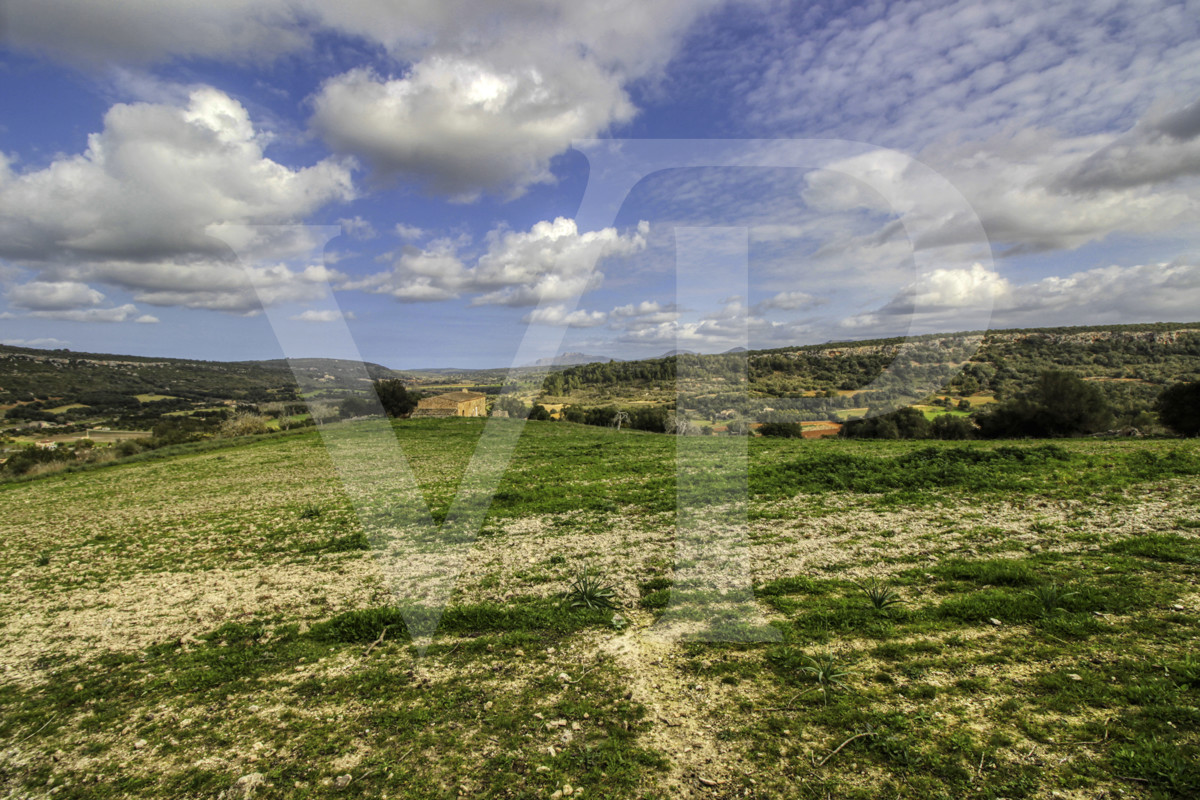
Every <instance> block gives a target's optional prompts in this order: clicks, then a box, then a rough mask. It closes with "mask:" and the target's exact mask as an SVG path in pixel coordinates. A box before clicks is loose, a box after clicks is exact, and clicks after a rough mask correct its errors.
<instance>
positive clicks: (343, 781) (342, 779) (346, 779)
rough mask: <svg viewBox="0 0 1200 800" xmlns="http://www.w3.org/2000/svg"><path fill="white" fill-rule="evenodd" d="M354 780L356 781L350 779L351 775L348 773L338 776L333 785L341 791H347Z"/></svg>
mask: <svg viewBox="0 0 1200 800" xmlns="http://www.w3.org/2000/svg"><path fill="white" fill-rule="evenodd" d="M352 780H354V778H352V777H350V774H349V773H346V774H345V775H338V776H337V777H336V778H334V779H333V785H334V786H336V787H337V788H339V789H345V788H346V787H347V786H349V785H350V781H352Z"/></svg>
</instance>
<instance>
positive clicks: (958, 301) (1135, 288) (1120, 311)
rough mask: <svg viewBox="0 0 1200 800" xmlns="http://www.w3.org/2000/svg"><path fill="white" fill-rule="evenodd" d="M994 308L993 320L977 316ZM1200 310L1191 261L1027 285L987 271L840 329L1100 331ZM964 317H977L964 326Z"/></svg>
mask: <svg viewBox="0 0 1200 800" xmlns="http://www.w3.org/2000/svg"><path fill="white" fill-rule="evenodd" d="M989 307H990V308H991V313H990V314H982V315H978V314H974V312H973V310H974V309H986V308H989ZM1198 307H1200V266H1197V265H1195V264H1192V263H1188V262H1184V261H1176V262H1163V263H1157V264H1140V265H1134V266H1117V265H1114V266H1109V267H1101V268H1097V269H1092V270H1084V271H1081V272H1076V273H1072V274H1070V275H1066V276H1049V277H1045V278H1042V279H1040V280H1036V281H1032V282H1030V283H1026V284H1014V283H1012V282H1011V281H1009V280H1008V279H1006V278H1004V277H1001V276H998V275H996V274H994V273H991V272H989V271H986V270H983V269H982V268H980V267H979V266H978V265H974V266H972V267H970V268H965V269H945V270H935V271H933V272H931V273H929V274H927V275H924V276H922V277H921V278H920V279H919V280H917V281H915V282H914V283H913V284H911V285H909V286H907V287H905V288H904V289H903V290H902V291H900V292H899V293H898V294H897V295H896V296H895V297H894V298H892V299H891V300H890V301H888V302H887V303H885V304H884V305H883V306H882V307H880V308H879V309H877V310H875V311H872V312H869V313H866V314H860V315H856V316H853V317H849V318H846V319H844V320H842V321H841V323H840V326H839V327H840V328H841V329H842V331H843V332H849V333H853V334H856V335H861V336H875V335H896V334H898V333H904V332H905V331H906V330H907V329H908V326H909V325H910V324H911V325H912V327H913V329H914V330H919V331H922V332H934V331H937V332H943V331H945V332H949V331H953V330H963V329H966V328H968V327H970V328H976V329H979V328H1010V327H1037V326H1041V325H1045V324H1046V321H1047V320H1048V319H1053V320H1054V322H1055V324H1058V325H1085V324H1086V325H1099V324H1115V323H1121V322H1138V321H1149V320H1162V319H1180V320H1183V319H1190V318H1191V317H1193V316H1194V315H1195V310H1196V308H1198ZM962 312H966V313H967V314H969V315H971V316H973V317H974V320H975V323H974V324H973V325H962V324H959V323H961V320H962Z"/></svg>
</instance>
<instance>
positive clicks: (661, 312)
mask: <svg viewBox="0 0 1200 800" xmlns="http://www.w3.org/2000/svg"><path fill="white" fill-rule="evenodd" d="M610 316H611V318H612V325H613V327H614V328H625V329H629V328H633V327H644V326H647V325H660V324H662V323H664V322H674V321H675V320H677V319H679V311H678V309H677V308H676V307H675V304H674V303H668V304H662V303H659V302H658V301H657V300H643V301H642V302H640V303H628V304H626V305H623V306H617V307H616V308H614V309H613V310H612V313H611V314H610Z"/></svg>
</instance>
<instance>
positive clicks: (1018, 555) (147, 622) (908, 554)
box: [0, 420, 1200, 798]
mask: <svg viewBox="0 0 1200 800" xmlns="http://www.w3.org/2000/svg"><path fill="white" fill-rule="evenodd" d="M493 424H510V425H512V424H518V423H515V422H508V421H502V420H500V421H493ZM395 427H396V430H397V434H398V437H399V441H400V443H401V445H402V447H403V449H404V451H405V453H406V454H407V456H408V458H409V460H410V462H411V464H412V465H413V469H414V471H415V473H416V477H417V479H418V481H419V482H420V484H421V488H422V495H423V497H422V499H423V500H425V501H427V502H428V503H429V505H430V507H431V509H432V511H433V515H434V517H435V519H442V518H443V517H444V516H445V514H446V511H447V509H448V508H449V506H450V503H451V501H452V499H453V496H454V493H455V490H456V486H457V484H458V480H459V476H460V475H461V474H462V472H463V470H464V469H465V467H466V465H467V462H468V461H469V459H470V456H471V452H472V450H473V448H474V446H475V443H476V441H477V439H478V437H479V434H480V432H481V430H482V428H483V423H482V422H480V421H473V420H422V421H403V422H397V423H395ZM729 441H731V440H728V439H726V440H722V439H716V438H712V439H693V440H690V442H689V444H688V447H689V448H698V449H692V450H690V451H689V458H690V459H692V460H694V461H695V464H694V465H693V467H694V468H695V470H696V471H697V472H704V471H705V469H706V459H707V458H709V457H712V458H717V457H719V456H720V451H719V450H717V449H716V448H719V447H722V446H727V445H725V444H722V443H723V442H729ZM742 441H745V440H742ZM677 446H681V445H679V444H678V442H677V440H676V438H675V437H667V436H662V435H654V434H643V433H640V432H636V431H626V432H621V433H615V432H611V431H604V430H598V429H594V428H587V427H583V426H575V425H570V424H566V423H528V425H527V426H526V428H525V430H524V432H523V434H522V435H521V438H520V440H519V442H518V444H517V448H516V451H515V455H514V458H513V460H512V462H511V463H510V464H509V466H508V468H507V471H506V473H505V476H504V479H503V481H502V482H501V483H500V486H499V489H498V491H497V492H496V495H495V500H494V502H493V503H492V505H491V508H490V510H489V512H488V514H487V517H486V520H485V521H484V523H483V527H482V530H481V531H480V534H479V536H478V538H477V539H476V540H475V541H474V543H473V544H469V543H468V544H467V547H468V548H469V558H468V559H466V560H465V561H464V569H463V571H462V574H461V575H460V576H459V579H458V581H457V585H456V586H455V589H454V593H453V595H452V597H451V602H450V605H449V607H448V608H447V610H446V613H445V615H444V616H443V617H442V619H441V625H440V627H439V628H438V630H437V632H436V634H435V635H434V636H433V638H432V640H430V641H424V640H423V641H421V642H420V643H416V642H412V641H410V640H409V638H408V636H407V634H406V629H405V623H404V621H403V618H402V615H401V614H400V612H399V610H398V606H402V605H403V604H404V603H405V602H407V601H408V599H409V598H411V597H412V596H413V587H412V586H411V585H410V582H411V579H412V577H413V576H412V572H413V570H415V569H417V567H415V566H411V565H414V564H419V563H420V560H419V559H420V557H421V554H422V553H424V554H426V555H428V553H429V552H431V551H435V550H437V547H436V546H432V545H431V544H430V540H429V539H428V537H427V536H425V537H423V536H422V535H421V534H419V533H411V532H410V533H411V536H409V539H411V541H409V542H408V543H407V544H406V543H404V542H400V541H399V540H403V539H405V536H406V534H404V532H403V529H401V530H399V531H397V532H395V534H394V536H393V540H392V541H391V542H387V543H385V544H382V545H381V544H380V542H379V540H378V538H376V539H375V540H374V541H375V546H372V536H374V534H371V535H370V536H369V535H367V534H368V533H370V532H369V531H364V529H363V528H362V526H361V524H360V522H359V514H357V513H356V511H357V512H364V509H365V508H366V507H365V506H364V505H363V504H362V503H361V502H352V498H351V497H350V496H349V495H348V494H347V491H346V489H345V488H344V487H343V485H342V483H341V482H340V481H339V479H338V477H337V474H336V473H335V472H334V470H333V465H332V464H331V462H330V458H329V455H328V454H327V452H326V450H325V449H324V447H323V446H322V444H321V440H320V439H319V437H318V436H317V434H315V433H313V432H307V433H296V434H291V435H285V436H276V437H272V438H269V439H266V440H261V441H257V442H251V443H248V444H243V445H239V446H232V447H224V448H220V449H212V450H208V451H202V452H195V453H191V454H183V455H178V456H174V457H169V458H159V459H156V460H153V461H146V462H144V463H132V464H119V465H115V466H107V467H103V468H98V469H93V470H90V471H83V472H78V473H72V474H60V475H55V476H49V477H46V478H42V479H40V480H36V481H31V482H27V483H21V484H10V485H7V486H5V487H3V489H0V498H2V502H3V505H4V508H5V514H4V517H3V522H0V526H2V527H3V535H2V537H0V541H2V542H3V545H2V547H3V549H2V550H0V570H2V571H3V574H4V575H5V578H6V580H5V586H6V587H7V588H6V589H5V591H4V593H3V595H0V604H2V605H0V615H2V616H0V621H2V623H0V624H2V627H0V662H2V663H3V664H4V668H3V669H4V673H3V677H4V683H3V688H0V707H3V708H4V709H5V713H4V714H3V716H2V718H0V741H3V742H4V745H3V751H2V752H3V756H2V760H0V782H2V785H3V788H4V790H5V791H6V792H8V793H13V794H14V795H15V796H41V795H42V794H46V793H53V796H55V797H106V796H110V797H123V796H130V795H138V796H148V797H211V796H215V795H216V794H218V793H220V792H221V791H226V790H230V791H231V792H232V793H231V794H229V795H228V796H232V797H237V796H248V794H249V793H250V792H253V794H254V796H256V797H285V796H292V795H295V794H296V793H300V792H302V793H303V794H305V795H306V796H317V797H322V796H327V797H345V796H369V797H383V796H388V797H412V798H417V797H456V796H484V797H488V796H491V797H550V796H553V795H554V793H555V792H559V793H560V794H559V795H557V796H559V797H562V796H576V795H581V796H583V797H647V798H650V797H680V796H695V797H733V796H738V797H742V796H753V797H782V796H788V797H814V798H815V797H822V798H823V797H826V796H834V797H862V798H868V797H913V798H917V797H920V798H928V797H946V798H951V797H954V798H958V797H981V798H982V797H1010V798H1015V797H1043V796H1049V795H1050V792H1051V791H1059V790H1061V791H1063V792H1064V793H1066V795H1065V796H1088V797H1096V796H1112V797H1172V796H1174V797H1186V796H1190V795H1192V794H1194V792H1195V791H1196V790H1197V787H1200V772H1198V769H1197V767H1196V764H1197V763H1198V762H1197V755H1198V753H1200V735H1198V729H1200V726H1198V725H1197V723H1198V722H1200V710H1198V709H1197V706H1198V705H1200V703H1198V699H1200V672H1198V670H1200V664H1198V662H1197V661H1196V656H1195V655H1194V653H1195V651H1196V637H1197V634H1198V632H1200V631H1198V622H1200V589H1198V588H1197V575H1198V573H1200V535H1198V534H1200V503H1198V500H1200V478H1198V473H1200V447H1198V446H1197V444H1196V443H1195V442H1194V441H1185V440H1161V441H1141V442H1130V441H1101V440H1084V441H1079V440H1076V441H1063V442H1057V443H1054V444H1044V443H1029V442H1023V443H1004V442H999V443H986V444H983V443H972V444H969V445H966V444H951V443H937V444H934V445H930V444H929V443H917V442H891V443H883V442H855V441H844V440H837V441H797V440H767V439H755V440H750V441H749V442H747V443H746V446H747V447H748V448H749V464H750V474H749V496H750V501H749V503H748V505H747V506H746V507H745V515H746V521H745V524H743V525H742V526H741V527H740V528H737V529H736V530H735V529H729V530H725V531H714V541H716V540H717V539H719V540H721V541H723V542H726V543H729V546H730V547H732V548H733V549H734V550H736V551H737V556H738V558H740V559H741V563H744V564H745V565H746V568H747V570H748V574H749V575H750V577H751V579H752V583H753V586H754V598H753V600H752V601H751V602H752V605H753V609H752V612H753V614H754V615H757V617H758V619H757V620H754V621H751V620H741V621H738V620H733V621H732V622H733V627H730V626H729V624H730V622H731V621H730V620H728V619H726V620H723V621H722V624H724V625H725V627H724V628H721V629H720V630H716V629H710V628H708V627H707V626H709V625H711V623H712V621H711V620H709V619H707V618H706V617H705V615H704V614H703V613H700V614H693V615H692V616H691V617H690V618H689V617H688V615H687V614H686V613H685V614H684V617H685V618H686V619H687V624H685V626H684V629H685V630H686V632H687V633H689V634H690V636H686V637H684V638H683V639H680V638H678V637H672V636H664V635H663V634H662V630H663V629H662V628H661V627H655V621H656V619H658V618H659V617H660V616H661V615H663V614H664V612H666V611H668V610H670V609H668V608H667V606H668V605H669V602H670V600H671V597H672V595H671V590H672V585H673V583H674V582H675V580H676V578H677V576H678V575H679V574H680V573H678V572H677V570H679V569H682V568H684V567H686V566H687V564H681V563H677V561H676V546H677V543H676V541H675V539H676V536H675V533H676V532H675V505H676V495H675V476H676V463H675V455H676V452H675V448H676V447H677ZM704 448H709V449H711V453H709V454H707V455H706V453H705V451H704ZM690 468H691V467H684V468H683V469H685V471H686V469H690ZM362 516H364V517H369V516H370V515H369V513H363V514H362ZM460 546H461V543H460ZM404 547H409V550H410V551H409V552H408V554H407V555H406V557H405V561H404V562H402V563H405V564H408V565H410V568H408V569H403V568H398V567H397V566H396V562H395V560H394V559H391V558H389V548H392V550H393V553H392V554H393V555H394V551H395V550H396V549H397V548H401V549H402V548H404ZM588 568H591V569H592V570H594V571H595V572H598V573H599V574H600V575H602V576H603V577H602V580H603V582H604V583H606V584H607V585H610V586H611V587H612V588H613V589H614V590H615V598H614V599H615V600H616V602H617V604H618V605H619V609H618V611H619V614H620V615H621V618H622V619H623V620H624V621H625V624H624V625H622V619H618V620H616V623H615V624H614V619H613V612H612V611H611V610H605V609H600V610H593V609H588V608H587V607H581V608H572V607H571V606H570V605H565V604H562V603H560V602H559V601H558V596H559V594H560V593H561V592H563V591H564V590H565V589H567V588H568V587H569V585H570V583H571V581H572V580H573V579H574V578H576V577H578V576H580V575H581V574H583V573H584V571H585V570H586V569H588ZM593 574H595V573H593ZM864 588H866V589H871V588H875V589H880V588H886V589H887V590H889V591H892V592H894V593H895V595H896V599H899V600H903V602H902V603H895V604H892V603H890V602H888V601H886V598H885V601H884V602H883V606H882V608H880V609H876V608H875V607H874V605H873V602H872V600H871V599H870V598H869V597H868V594H867V592H865V591H864ZM678 597H682V598H684V600H685V601H686V600H687V594H686V593H683V592H681V593H679V594H678V595H677V598H678ZM877 597H878V595H877ZM409 610H410V611H411V608H410V609H409ZM693 610H695V609H693ZM739 622H740V623H744V624H743V626H742V627H741V628H739V627H738V623H739ZM762 624H765V625H766V626H767V628H761V627H756V626H758V625H762ZM667 630H668V631H669V630H671V629H669V628H668V629H667ZM739 630H740V631H742V633H744V634H747V635H740V636H739V633H738V632H739ZM764 630H767V631H774V632H775V633H774V634H773V636H774V637H775V639H776V640H775V641H759V640H761V639H762V638H764V637H763V636H762V635H761V634H762V633H763V631H764ZM676 632H678V630H676ZM747 632H748V633H747ZM739 638H740V639H741V641H739ZM714 640H716V641H714ZM843 742H847V743H846V744H845V745H844V746H843V747H842V748H841V749H840V750H837V748H838V747H839V745H842V744H843ZM239 781H240V783H239ZM567 787H569V788H570V793H569V794H568V793H567ZM1072 793H1074V794H1072ZM1105 793H1107V794H1105Z"/></svg>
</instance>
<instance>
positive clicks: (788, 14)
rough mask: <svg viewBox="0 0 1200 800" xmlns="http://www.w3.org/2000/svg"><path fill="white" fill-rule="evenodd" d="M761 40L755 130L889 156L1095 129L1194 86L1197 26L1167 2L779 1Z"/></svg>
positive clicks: (1185, 10) (752, 108)
mask: <svg viewBox="0 0 1200 800" xmlns="http://www.w3.org/2000/svg"><path fill="white" fill-rule="evenodd" d="M763 30H764V34H765V35H764V37H763V38H764V41H762V42H760V43H759V47H758V48H756V50H755V51H754V52H753V54H751V55H750V56H749V57H750V58H751V59H752V65H753V66H755V67H757V71H756V73H755V74H756V75H757V76H760V77H759V78H758V80H756V82H755V85H754V86H753V87H752V88H751V90H750V91H749V92H748V93H746V95H745V96H746V102H747V106H748V108H747V116H748V118H749V121H750V122H751V123H753V124H757V125H758V126H760V127H761V126H765V127H767V128H768V129H769V130H772V131H773V132H775V133H777V134H783V135H788V134H791V135H797V134H799V135H807V136H833V137H841V138H851V139H856V140H859V141H867V142H872V143H875V144H880V145H885V146H890V147H900V148H912V147H921V146H924V145H927V144H929V143H931V142H934V141H938V140H942V139H945V138H946V137H948V136H952V135H961V134H964V133H966V134H967V135H970V136H972V138H980V137H982V136H987V135H990V134H994V133H997V132H1000V131H1004V130H1013V129H1018V128H1022V127H1035V126H1036V127H1054V128H1056V129H1057V130H1059V131H1062V132H1063V133H1064V134H1067V135H1080V134H1084V133H1093V132H1099V131H1104V130H1108V129H1111V128H1113V127H1120V126H1122V125H1123V124H1127V122H1128V120H1129V117H1130V115H1138V114H1140V113H1142V112H1143V111H1144V110H1145V109H1146V108H1148V107H1149V105H1150V104H1151V103H1152V102H1153V101H1154V100H1155V99H1166V98H1168V97H1170V96H1172V95H1174V93H1176V92H1177V91H1179V88H1180V87H1187V86H1195V85H1196V80H1197V77H1198V76H1200V51H1198V50H1197V49H1196V47H1195V46H1194V45H1195V42H1196V40H1197V38H1198V37H1200V15H1198V14H1196V13H1195V9H1194V8H1190V7H1189V4H1188V3H1178V2H1171V0H1147V2H1140V3H1116V2H1106V3H1096V2H1092V0H1065V1H1064V2H1057V3H1044V2H1039V0H1013V2H1006V3H978V2H976V0H950V2H942V0H913V1H912V2H906V3H866V4H861V5H857V6H853V7H849V6H846V7H841V8H839V11H838V13H834V14H830V13H822V11H821V10H820V9H818V8H816V7H814V8H813V9H811V12H810V13H796V11H795V10H794V9H792V8H791V7H790V6H788V5H786V4H785V5H780V6H777V7H776V10H775V12H774V15H773V17H772V19H771V20H770V22H769V24H767V25H764V26H763ZM738 52H747V51H742V50H740V49H739V51H738ZM761 53H766V54H769V55H768V58H767V62H768V63H767V64H766V65H764V64H763V63H762V56H761ZM718 55H723V54H718ZM731 55H736V54H731ZM745 57H746V56H743V58H745Z"/></svg>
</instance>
